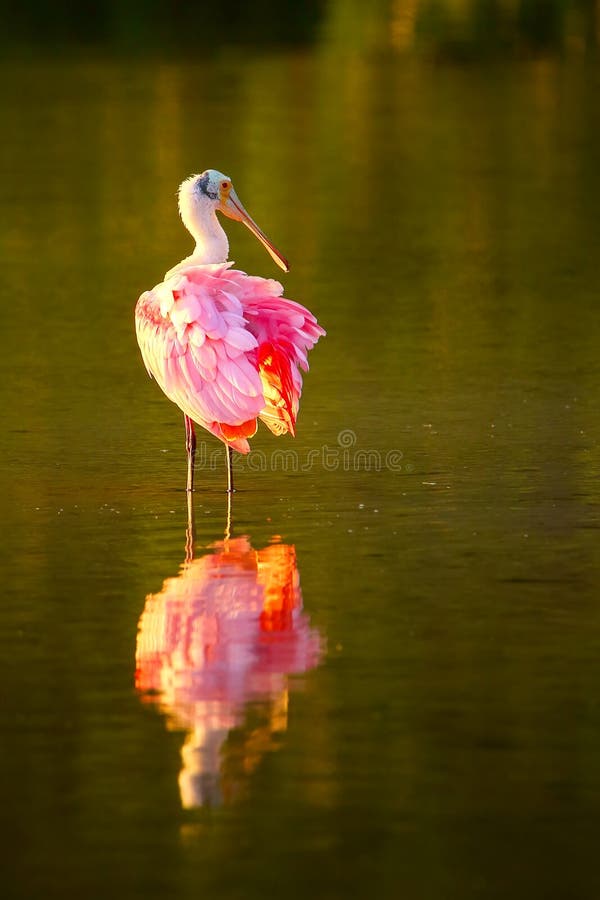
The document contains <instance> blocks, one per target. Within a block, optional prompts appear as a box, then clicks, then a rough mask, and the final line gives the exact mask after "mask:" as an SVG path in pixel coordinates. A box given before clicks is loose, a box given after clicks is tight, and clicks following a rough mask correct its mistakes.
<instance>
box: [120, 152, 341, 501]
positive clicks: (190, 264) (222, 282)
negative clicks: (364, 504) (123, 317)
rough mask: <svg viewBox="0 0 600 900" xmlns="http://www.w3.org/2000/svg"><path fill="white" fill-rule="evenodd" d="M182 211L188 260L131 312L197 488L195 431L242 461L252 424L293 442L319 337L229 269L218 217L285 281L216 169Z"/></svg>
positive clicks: (262, 285) (190, 191)
mask: <svg viewBox="0 0 600 900" xmlns="http://www.w3.org/2000/svg"><path fill="white" fill-rule="evenodd" d="M179 212H180V214H181V218H182V220H183V224H184V225H185V227H186V228H187V229H188V231H189V232H190V234H191V235H192V237H193V238H194V240H195V242H196V246H195V248H194V252H193V253H192V254H191V256H188V257H187V258H186V259H184V260H182V261H181V262H180V263H178V264H177V265H176V266H174V267H173V268H172V269H170V270H169V271H168V272H167V273H166V275H165V277H164V280H163V281H161V282H160V284H157V285H156V287H154V288H153V289H152V290H151V291H145V292H144V293H143V294H142V295H141V297H140V299H139V300H138V302H137V305H136V308H135V324H136V332H137V339H138V343H139V345H140V350H141V351H142V357H143V359H144V363H145V364H146V368H147V370H148V372H149V374H150V375H151V376H152V377H154V378H155V379H156V381H157V382H158V384H159V385H160V387H161V388H162V390H163V391H164V392H165V394H166V395H167V397H168V398H169V399H170V400H172V401H173V402H174V403H176V404H177V406H178V407H179V408H180V409H181V410H182V412H183V415H184V420H185V436H186V450H187V461H188V476H187V490H188V491H192V490H193V489H194V459H195V451H196V435H195V432H194V422H197V423H198V424H199V425H202V427H203V428H206V429H207V430H208V431H210V432H211V433H212V434H214V435H215V436H216V437H218V438H219V439H220V440H222V441H223V443H224V444H225V447H226V449H227V473H228V491H230V492H231V491H232V490H233V476H232V460H231V457H232V450H237V451H238V452H239V453H248V451H249V450H250V445H249V444H248V438H250V437H252V436H253V435H254V434H255V433H256V429H257V426H258V419H261V420H262V421H263V422H264V423H265V425H267V427H268V428H269V429H270V430H271V431H272V432H273V434H275V435H281V434H286V433H287V432H289V433H290V434H292V435H294V434H295V425H296V416H297V414H298V405H299V400H300V393H301V390H302V376H301V374H300V369H303V370H304V371H307V370H308V363H307V359H306V355H307V352H308V351H309V350H310V349H311V348H312V347H313V346H314V345H315V344H316V342H317V341H318V339H319V338H320V337H321V335H324V334H325V332H324V330H323V329H322V328H321V326H320V325H319V324H318V323H317V320H316V319H315V317H314V316H313V315H312V313H310V312H309V311H308V310H307V309H305V308H304V307H303V306H301V305H300V304H299V303H295V302H294V301H293V300H287V299H286V298H285V297H283V296H282V294H283V288H282V286H281V285H280V284H279V282H277V281H273V280H272V279H266V278H260V277H258V276H249V275H246V273H245V272H240V271H238V270H237V269H232V268H231V266H232V265H233V263H231V262H226V260H227V254H228V250H229V244H228V240H227V236H226V234H225V231H224V230H223V228H222V227H221V225H220V223H219V221H218V219H217V216H216V213H217V212H221V213H223V214H224V215H226V216H228V218H230V219H234V220H235V221H237V222H243V223H244V225H246V226H247V227H248V228H249V229H250V231H251V232H252V234H254V235H255V236H256V237H257V238H258V240H259V241H260V242H261V243H262V244H263V245H264V247H266V249H267V250H268V251H269V253H270V254H271V256H272V257H273V259H274V260H275V262H276V263H277V265H279V266H280V267H281V268H282V269H283V270H284V271H285V272H287V271H288V264H287V261H286V260H285V259H284V257H283V256H282V255H281V253H280V252H279V251H278V250H277V249H276V248H275V247H274V245H273V244H272V243H271V241H270V240H269V239H268V238H267V236H266V235H265V234H264V233H263V232H262V231H261V230H260V228H259V227H258V225H257V224H256V222H254V220H253V219H252V218H251V217H250V216H249V215H248V213H247V212H246V210H245V209H244V207H243V206H242V204H241V203H240V200H239V199H238V196H237V194H236V192H235V191H234V189H233V186H232V184H231V179H230V178H229V177H228V176H227V175H223V174H222V173H221V172H217V171H216V170H215V169H207V170H206V171H205V172H203V173H202V174H201V175H192V176H191V177H190V178H188V179H187V180H186V181H184V182H183V183H182V184H181V185H180V187H179Z"/></svg>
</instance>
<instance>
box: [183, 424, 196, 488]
mask: <svg viewBox="0 0 600 900" xmlns="http://www.w3.org/2000/svg"><path fill="white" fill-rule="evenodd" d="M183 418H184V421H185V449H186V453H187V464H188V468H187V487H186V490H187V492H188V493H191V492H192V491H193V490H194V463H195V461H196V432H195V431H194V423H193V422H192V420H191V419H190V417H189V416H185V415H184V417H183Z"/></svg>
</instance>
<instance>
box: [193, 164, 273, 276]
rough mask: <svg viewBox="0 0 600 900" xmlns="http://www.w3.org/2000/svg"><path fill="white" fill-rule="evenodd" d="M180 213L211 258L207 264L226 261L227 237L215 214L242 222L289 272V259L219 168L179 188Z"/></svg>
mask: <svg viewBox="0 0 600 900" xmlns="http://www.w3.org/2000/svg"><path fill="white" fill-rule="evenodd" d="M179 212H180V215H181V218H182V221H183V224H184V225H185V227H186V228H187V229H188V231H189V232H190V234H191V235H192V237H194V238H195V240H196V247H197V250H198V248H200V249H201V251H202V252H203V253H204V255H205V256H206V255H208V256H210V257H214V256H217V257H219V256H220V257H222V259H220V258H216V259H213V258H210V259H207V260H206V261H207V262H221V261H224V260H225V259H226V258H227V253H228V250H229V245H228V242H227V236H226V235H225V232H224V231H223V229H222V227H221V225H220V224H219V222H218V220H217V217H216V215H215V213H217V212H221V213H223V214H224V215H226V216H227V217H228V218H230V219H234V220H235V221H236V222H243V223H244V225H245V226H246V227H247V228H249V229H250V231H251V232H252V234H253V235H254V236H255V237H257V238H258V240H259V241H260V242H261V244H262V245H263V246H264V247H265V248H266V249H267V250H268V252H269V253H270V254H271V256H272V257H273V259H274V260H275V262H276V263H277V265H278V266H280V267H281V268H282V269H283V271H284V272H288V271H289V266H288V263H287V260H286V259H285V257H284V256H282V255H281V253H280V252H279V250H277V248H276V247H275V246H274V245H273V244H272V243H271V241H270V240H269V239H268V237H267V236H266V234H264V232H263V231H261V230H260V228H259V227H258V225H257V224H256V222H255V221H254V219H252V218H251V216H250V215H249V214H248V213H247V212H246V210H245V209H244V207H243V206H242V204H241V202H240V200H239V198H238V196H237V194H236V192H235V191H234V189H233V185H232V184H231V179H230V178H229V177H228V176H227V175H223V173H222V172H217V170H216V169H207V170H206V171H205V172H202V174H201V175H191V176H190V177H189V178H187V179H186V180H185V181H184V182H183V183H182V184H181V185H180V186H179Z"/></svg>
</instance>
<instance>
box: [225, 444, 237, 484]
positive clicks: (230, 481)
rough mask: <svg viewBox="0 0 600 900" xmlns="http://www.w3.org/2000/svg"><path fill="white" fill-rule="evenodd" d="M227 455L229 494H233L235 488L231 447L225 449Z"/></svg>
mask: <svg viewBox="0 0 600 900" xmlns="http://www.w3.org/2000/svg"><path fill="white" fill-rule="evenodd" d="M225 452H226V453H227V493H228V494H233V492H234V491H235V488H234V486H233V450H232V449H231V447H225Z"/></svg>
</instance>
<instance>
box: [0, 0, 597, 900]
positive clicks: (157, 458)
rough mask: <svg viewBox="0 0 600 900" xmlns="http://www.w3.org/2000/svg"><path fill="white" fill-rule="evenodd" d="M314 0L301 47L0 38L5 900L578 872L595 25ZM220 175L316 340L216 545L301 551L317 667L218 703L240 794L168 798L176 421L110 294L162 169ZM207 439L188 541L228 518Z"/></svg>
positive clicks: (155, 257)
mask: <svg viewBox="0 0 600 900" xmlns="http://www.w3.org/2000/svg"><path fill="white" fill-rule="evenodd" d="M317 6H318V5H315V8H314V9H313V12H314V16H313V18H314V21H313V19H311V22H309V24H305V25H303V26H302V28H300V25H297V27H296V30H294V27H293V23H292V26H290V27H291V28H292V34H294V35H296V36H299V38H301V39H299V40H298V41H296V42H293V41H290V40H288V37H289V35H287V32H286V33H282V34H281V35H279V34H275V35H267V38H265V39H264V40H263V41H262V42H261V41H259V40H258V38H256V37H255V38H252V39H251V40H250V39H249V40H247V41H242V40H236V41H234V42H232V43H228V42H227V41H223V40H221V41H214V42H212V43H211V47H210V52H207V53H202V52H197V53H190V52H189V48H188V49H187V51H186V53H185V54H184V55H183V56H182V57H181V58H179V57H178V56H177V54H175V53H173V52H171V50H169V52H164V53H163V52H158V51H157V49H156V46H155V44H156V41H151V40H150V37H149V38H148V46H147V47H146V46H144V45H142V46H138V47H137V50H136V52H135V53H134V52H131V53H130V52H125V51H124V50H123V49H122V48H121V46H120V44H119V41H118V40H117V42H116V45H110V46H108V47H106V46H97V45H94V46H92V47H90V46H88V45H79V44H77V42H74V43H73V42H72V43H71V44H70V45H69V48H68V50H65V51H64V52H63V50H60V52H53V53H50V52H48V48H47V47H44V46H41V45H40V42H39V39H38V43H37V44H35V43H31V42H30V43H29V44H28V45H27V46H26V48H25V50H24V49H23V46H22V45H21V44H18V45H17V44H15V46H14V47H13V48H12V51H13V52H11V53H8V54H7V55H6V58H5V59H4V61H3V62H2V63H0V69H1V77H0V104H1V108H2V122H3V129H2V130H3V139H2V141H1V142H0V172H1V174H2V189H1V195H0V259H1V263H2V269H1V271H2V276H1V278H2V302H1V303H0V322H1V333H2V338H3V350H2V354H1V356H0V376H1V377H0V392H1V394H2V398H1V408H2V410H3V427H2V429H1V430H0V458H1V459H2V461H3V462H2V466H1V472H0V481H1V485H0V490H1V497H2V503H1V505H0V529H1V533H2V540H1V542H0V558H1V560H2V571H3V583H4V590H3V600H2V613H3V614H2V617H1V620H0V659H2V667H3V675H2V681H1V688H2V698H3V699H2V716H1V719H0V728H1V743H0V791H1V795H2V804H1V809H2V811H1V814H0V817H1V822H2V846H3V855H4V856H5V860H4V863H3V868H2V872H3V874H2V876H1V879H2V882H3V888H2V893H3V895H4V896H6V897H11V898H12V897H15V898H16V897H19V898H21V897H22V898H25V897H27V898H29V897H42V896H43V897H44V898H52V897H55V896H56V897H60V898H70V897H82V896H86V897H98V898H100V897H107V896H111V897H114V898H115V900H117V898H133V897H141V896H144V897H145V898H147V900H148V898H163V897H165V898H166V897H168V898H180V897H181V898H188V897H189V898H191V897H199V896H207V895H208V894H210V895H218V896H219V897H221V898H242V897H243V898H244V900H252V898H255V897H257V898H258V897H265V896H271V895H273V893H274V892H275V891H276V892H277V894H278V895H280V896H285V897H287V898H290V900H291V898H296V897H297V898H306V897H314V898H337V897H357V898H358V897H361V898H363V897H371V896H377V897H382V898H387V897H390V898H391V897H397V896H407V897H415V898H424V900H429V898H431V900H434V898H435V900H439V898H454V897H456V898H461V900H464V898H470V897H486V898H495V897H498V898H505V897H506V896H507V895H509V894H510V896H511V897H513V898H515V900H517V898H521V897H523V898H527V900H532V898H537V897H539V898H542V897H543V898H544V900H548V898H565V897H569V898H575V897H591V896H595V895H596V894H597V892H598V890H599V889H600V876H599V874H598V868H597V864H596V856H597V849H596V844H597V839H596V836H597V829H598V824H599V813H600V762H599V760H600V705H599V701H600V606H599V602H598V588H599V585H600V554H599V553H598V539H599V528H600V517H599V504H600V443H599V439H600V415H599V412H598V391H599V387H600V363H599V359H600V355H599V352H598V348H599V342H600V316H599V313H598V258H599V253H600V246H599V237H598V235H599V234H600V231H599V225H600V221H599V220H600V213H599V209H600V166H599V164H598V163H599V152H600V106H599V105H598V96H599V92H600V68H599V66H598V62H597V58H596V54H595V51H594V47H593V43H594V42H593V40H591V39H590V40H591V45H592V46H590V40H588V37H589V35H588V31H587V30H585V29H584V28H583V27H582V28H580V29H579V30H578V27H576V26H578V23H579V22H580V19H578V18H577V16H576V13H574V12H573V9H572V7H571V6H569V5H568V4H563V5H562V6H560V9H561V10H563V8H564V9H567V8H568V10H570V11H569V12H568V14H567V13H565V16H566V17H565V18H564V19H561V20H560V21H559V22H558V25H557V26H556V28H555V29H554V31H553V30H551V31H550V33H549V37H548V36H547V35H546V32H545V31H544V27H545V26H544V25H543V22H545V21H546V20H541V21H542V25H541V26H540V33H542V32H543V33H542V37H541V38H540V39H539V40H538V41H537V42H536V41H535V40H533V39H532V38H531V36H530V35H529V33H528V32H527V31H526V29H525V31H521V32H515V33H513V32H510V33H508V32H507V33H508V38H507V39H506V42H505V43H504V44H503V43H502V42H500V45H499V46H500V50H499V49H498V45H494V46H493V47H492V48H491V49H490V48H489V47H488V44H487V43H486V39H485V35H486V34H488V32H486V31H485V29H484V31H483V32H481V33H480V32H479V31H477V28H476V27H475V26H476V24H477V23H476V22H475V24H474V20H472V19H471V18H469V14H468V13H467V12H465V11H463V13H462V15H463V16H464V19H460V16H458V13H456V15H457V16H458V19H457V20H456V21H457V22H458V25H456V27H454V26H453V28H450V27H449V26H448V27H446V26H445V25H444V22H446V19H444V22H442V26H440V28H439V35H440V36H439V39H436V34H437V32H435V29H434V28H433V26H432V25H431V23H430V24H429V26H427V23H428V21H429V20H428V19H427V17H425V20H424V21H425V26H423V24H422V23H423V19H419V10H420V9H421V7H420V6H419V5H418V4H414V10H416V12H415V11H414V10H413V13H411V15H412V19H411V18H410V16H409V15H408V13H406V10H407V9H409V7H410V9H412V6H411V5H410V4H406V6H405V5H403V4H395V5H394V4H392V5H390V6H388V5H387V4H380V5H378V6H377V10H378V13H377V14H376V13H373V14H372V15H371V16H370V17H365V19H362V20H361V24H362V27H361V28H358V27H357V26H356V14H357V11H356V9H355V8H354V7H355V4H352V3H350V4H348V5H346V4H336V3H330V4H328V5H327V4H325V5H321V6H318V8H317ZM427 8H428V7H427ZM442 8H445V7H442ZM526 8H528V5H527V4H524V5H523V9H526ZM548 8H550V7H548ZM558 8H559V5H556V4H555V5H554V6H553V7H552V9H554V10H555V11H556V9H558ZM311 9H312V7H311ZM577 9H579V7H577ZM344 10H346V12H344ZM403 10H404V12H403ZM425 11H427V9H426V10H425ZM405 13H406V14H405ZM311 15H312V13H311ZM448 15H449V13H448ZM586 21H587V20H586ZM411 22H412V23H413V31H412V32H411V30H410V23H411ZM415 22H416V23H417V25H419V22H420V23H421V30H420V31H419V29H418V28H417V30H416V31H415V27H416V26H415ZM407 23H408V24H407ZM209 24H210V23H209ZM426 26H427V27H426ZM219 27H222V26H219ZM523 27H524V26H523ZM240 28H241V26H240ZM427 28H429V30H427ZM516 28H517V26H516V25H515V29H516ZM207 29H208V33H210V28H209V27H208V25H207V24H206V23H205V27H204V29H203V30H202V35H204V36H206V35H207ZM298 29H300V30H298ZM407 29H408V30H407ZM242 32H243V29H242ZM595 33H596V32H595V31H593V30H592V35H595ZM125 34H126V36H127V34H129V32H125ZM515 34H516V36H515ZM536 34H537V32H536ZM423 35H424V36H423ZM236 36H237V37H238V38H239V34H238V33H237V32H236ZM488 36H489V35H488ZM557 36H558V37H557ZM554 38H556V40H554ZM123 42H124V45H125V48H126V49H128V48H129V43H128V41H127V39H125V38H123ZM507 46H508V49H507ZM209 166H214V167H217V168H219V169H221V170H222V171H224V172H226V173H227V174H228V175H230V176H231V177H232V179H233V182H234V184H235V186H236V189H237V191H238V193H239V195H240V198H241V199H242V202H243V203H244V204H245V205H246V207H247V208H248V210H249V211H250V213H251V214H252V215H253V216H254V217H255V218H256V220H257V221H258V223H259V224H260V225H261V227H262V228H264V230H265V231H266V232H267V233H268V234H269V236H270V237H271V238H272V239H273V241H274V242H275V243H276V245H277V246H278V247H280V249H281V250H282V252H283V253H284V254H285V255H286V256H288V257H289V259H290V262H291V266H292V268H291V272H290V273H289V275H286V276H282V281H283V282H284V285H285V291H286V295H287V296H289V297H292V298H294V299H298V300H300V301H301V302H303V303H305V304H306V305H307V306H309V307H310V308H311V309H312V310H313V311H314V313H315V314H316V315H317V316H318V318H319V320H320V321H321V322H322V323H323V325H324V326H325V328H326V329H327V332H328V335H327V338H326V339H324V340H323V341H322V342H321V343H320V344H319V345H318V347H317V348H316V349H315V350H314V352H313V353H312V355H311V371H310V373H309V375H308V376H307V378H306V382H305V391H304V395H303V398H302V408H301V414H300V418H299V422H298V436H297V438H296V440H295V441H292V440H291V439H280V440H276V439H275V438H273V437H272V436H271V435H270V434H269V433H268V432H266V430H262V431H261V433H260V434H259V435H258V436H257V438H256V439H255V440H254V442H253V446H254V447H255V448H256V450H255V454H254V457H252V456H251V457H249V458H248V459H246V460H244V461H242V462H240V463H239V464H238V467H237V468H238V471H237V483H238V487H239V491H238V493H237V494H236V496H235V497H234V502H233V534H234V535H236V536H247V539H248V541H249V543H250V545H251V546H252V547H253V548H255V549H256V551H261V550H264V548H267V547H269V546H271V545H272V544H273V543H275V544H277V543H281V542H283V543H284V544H285V545H286V546H289V547H293V548H295V556H296V562H297V571H298V575H299V579H300V585H301V589H302V597H303V613H302V614H303V616H305V617H307V618H306V621H307V622H308V621H309V622H310V628H311V629H313V632H312V633H315V634H318V635H319V640H320V641H321V645H322V647H323V656H322V657H321V659H320V662H319V663H317V661H316V659H313V661H312V663H311V665H310V666H309V665H308V664H307V666H306V671H305V672H304V674H301V675H300V674H298V673H296V674H291V675H289V678H288V679H287V681H286V685H287V687H286V688H285V691H284V694H285V698H284V699H285V706H286V710H285V716H284V717H283V718H281V717H280V718H279V719H277V721H274V720H273V715H272V714H271V713H272V708H273V697H272V696H271V697H269V696H263V695H261V696H257V697H255V698H253V699H246V701H245V702H244V704H242V707H241V708H240V709H238V710H237V719H236V723H235V725H233V726H232V728H231V733H230V735H229V737H228V738H227V739H226V740H227V743H226V745H225V746H226V747H231V746H232V743H233V745H235V748H236V750H235V753H236V754H237V756H236V759H237V761H238V768H239V769H240V771H241V772H242V774H241V775H239V773H238V776H236V777H237V781H236V784H238V786H239V784H240V783H243V790H241V789H240V790H237V791H233V793H232V794H231V796H229V795H228V796H225V797H224V798H223V797H221V799H220V800H214V801H213V802H210V803H206V804H205V805H204V806H198V807H196V808H184V806H182V797H181V794H180V788H179V783H178V778H179V773H180V770H181V766H182V757H181V749H182V746H183V744H184V741H185V739H186V734H187V732H188V731H189V723H188V725H186V724H185V722H182V721H181V720H177V718H176V717H175V718H173V716H172V715H171V714H170V712H169V709H168V708H165V705H164V703H163V704H162V705H161V698H160V696H159V697H155V698H152V697H144V696H142V695H140V693H139V692H138V691H136V688H135V682H134V671H135V666H136V661H135V653H136V634H137V629H138V621H139V619H140V616H141V613H142V611H143V609H144V605H145V602H146V598H147V596H148V595H151V594H154V595H156V594H157V593H159V592H160V591H161V588H162V585H163V582H164V580H165V579H168V578H171V577H173V576H176V575H177V574H178V572H180V565H181V563H182V562H183V560H184V555H185V541H186V523H187V510H186V498H185V493H184V491H183V488H184V479H185V459H184V449H183V424H182V421H181V416H180V414H179V412H178V410H177V409H176V408H175V407H173V406H172V405H171V404H169V402H168V401H167V400H166V399H165V398H164V397H163V396H162V395H161V393H160V391H159V390H158V388H157V387H156V385H155V384H153V383H152V382H151V381H150V380H149V379H148V377H147V375H146V373H145V370H144V368H143V365H142V363H141V359H140V357H139V353H138V350H137V346H136V342H135V334H134V329H133V307H134V304H135V301H136V299H137V297H138V295H139V294H140V292H141V291H142V290H144V289H146V288H149V287H152V286H153V285H154V284H155V283H156V282H157V281H159V280H160V279H161V278H162V275H163V273H164V271H165V270H166V269H168V268H169V267H170V266H171V265H173V264H174V263H175V262H176V261H177V260H179V259H180V258H182V257H183V256H185V255H186V254H187V253H188V252H189V250H190V241H189V239H188V236H187V235H186V233H185V231H184V229H183V228H182V226H181V223H180V222H179V221H178V216H177V210H176V201H175V191H176V188H177V185H178V184H179V182H180V181H181V180H182V179H183V177H185V176H187V175H188V174H190V173H191V172H196V171H201V170H202V169H204V168H206V167H209ZM228 233H229V237H230V245H231V258H232V259H234V260H235V261H236V264H237V266H239V267H240V268H242V269H244V270H245V271H248V272H251V273H256V274H262V275H266V276H271V277H279V275H280V274H281V273H278V270H276V269H275V266H274V264H273V263H272V261H271V259H270V258H269V257H268V256H267V255H266V254H265V252H264V250H263V249H262V248H261V247H260V245H258V244H257V243H256V242H255V241H254V240H253V238H252V236H251V235H250V234H249V232H247V231H246V230H245V229H241V228H240V227H239V226H236V225H235V223H228ZM282 449H283V450H285V451H293V453H291V452H290V453H287V452H286V454H285V455H282V454H280V453H279V454H277V453H276V454H275V455H274V451H281V450H282ZM213 451H218V454H219V459H218V462H217V460H216V459H215V458H214V457H213V455H212V454H213ZM201 454H203V456H202V459H203V460H205V462H206V464H205V465H204V466H203V468H202V469H201V470H200V471H199V472H198V475H197V479H198V491H197V494H196V497H195V508H196V530H197V534H196V553H197V555H198V556H199V557H202V555H203V554H206V553H207V552H214V547H212V548H211V545H213V544H214V542H218V541H220V540H222V538H223V535H224V531H225V528H226V515H227V503H226V498H225V494H224V486H225V470H224V454H223V453H222V450H221V449H220V446H219V445H218V442H216V441H215V440H214V439H212V438H211V437H209V436H207V437H206V441H205V443H204V444H203V445H202V447H201ZM253 459H254V462H252V460H253ZM306 627H309V626H308V625H307V626H306ZM290 671H291V670H290ZM284 680H285V679H284ZM282 696H283V695H279V701H281V699H282ZM163 699H164V698H163ZM269 704H271V706H269ZM277 708H278V709H279V708H280V704H279V706H278V707H277ZM171 712H172V711H171ZM267 720H268V723H267V725H265V722H266V721H267ZM257 723H258V724H257ZM261 729H262V731H261ZM265 729H266V731H265ZM267 732H268V740H266V739H265V740H263V741H262V743H260V741H259V742H258V743H257V741H256V740H254V738H255V737H256V735H259V737H260V736H261V735H262V736H263V737H264V735H265V733H267ZM227 752H228V751H227V750H226V749H224V750H223V753H222V758H225V756H226V755H227ZM225 768H226V767H224V768H223V772H224V773H225V774H222V779H221V780H222V781H224V782H227V776H226V772H225ZM218 777H220V776H217V780H218ZM221 787H223V784H222V785H221ZM224 793H225V795H227V790H225V791H224Z"/></svg>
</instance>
